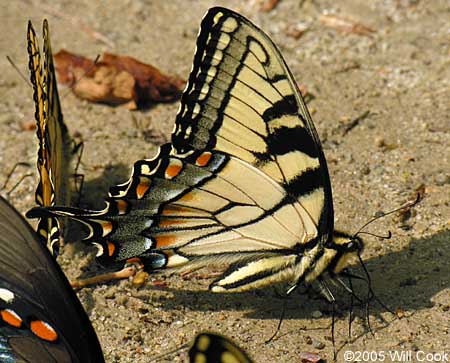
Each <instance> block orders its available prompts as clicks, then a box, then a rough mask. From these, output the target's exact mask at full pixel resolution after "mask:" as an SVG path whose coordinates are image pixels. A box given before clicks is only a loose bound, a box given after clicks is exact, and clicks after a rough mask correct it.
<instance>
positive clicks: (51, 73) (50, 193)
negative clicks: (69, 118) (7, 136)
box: [27, 20, 72, 255]
mask: <svg viewBox="0 0 450 363" xmlns="http://www.w3.org/2000/svg"><path fill="white" fill-rule="evenodd" d="M43 37H44V62H43V63H42V61H41V53H40V50H39V43H38V39H37V36H36V32H35V31H34V29H33V26H32V24H31V22H29V23H28V31H27V38H28V55H29V69H30V80H31V83H32V85H33V91H34V93H33V99H34V102H35V107H36V110H35V118H36V123H37V131H36V134H37V138H38V141H39V147H38V159H37V168H38V173H39V182H38V187H37V189H36V203H37V204H38V205H39V206H43V207H49V206H53V205H55V204H57V205H68V203H69V198H70V195H69V187H68V180H69V175H68V174H69V165H70V160H71V155H72V153H71V139H70V137H69V134H68V131H67V127H66V125H65V124H64V120H63V116H62V113H61V106H60V101H59V96H58V89H57V85H56V77H55V68H54V64H53V56H52V51H51V44H50V36H49V29H48V22H47V21H46V20H44V24H43ZM38 235H39V236H40V238H41V240H42V241H43V242H44V243H45V244H46V245H47V246H48V248H49V249H50V251H51V252H52V253H53V254H54V255H56V254H57V252H58V248H59V239H60V236H61V233H60V224H59V222H58V220H57V219H55V218H42V219H40V220H39V223H38Z"/></svg>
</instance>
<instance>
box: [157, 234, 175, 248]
mask: <svg viewBox="0 0 450 363" xmlns="http://www.w3.org/2000/svg"><path fill="white" fill-rule="evenodd" d="M154 238H155V240H156V248H161V247H167V246H170V245H172V244H175V243H176V241H177V238H176V237H175V236H157V237H154Z"/></svg>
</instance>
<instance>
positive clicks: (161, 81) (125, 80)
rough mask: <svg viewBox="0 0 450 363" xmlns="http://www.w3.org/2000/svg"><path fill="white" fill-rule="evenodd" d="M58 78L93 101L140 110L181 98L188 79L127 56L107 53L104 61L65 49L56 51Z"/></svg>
mask: <svg viewBox="0 0 450 363" xmlns="http://www.w3.org/2000/svg"><path fill="white" fill-rule="evenodd" d="M55 64H56V71H57V72H58V79H59V81H60V82H61V83H63V84H69V85H71V86H72V89H73V92H74V93H75V94H76V95H77V96H78V97H80V98H83V99H86V100H89V101H91V102H102V103H107V104H111V105H119V104H120V105H123V106H125V107H127V108H129V109H136V108H137V107H138V105H141V104H145V103H148V102H169V101H174V100H176V99H177V98H179V97H180V95H181V91H182V89H183V88H184V86H185V82H184V81H183V80H181V79H178V78H175V77H171V76H168V75H165V74H163V73H161V72H160V71H159V70H158V69H157V68H155V67H153V66H151V65H149V64H145V63H142V62H140V61H138V60H137V59H134V58H132V57H127V56H118V55H114V54H109V53H105V54H104V55H103V59H102V60H101V61H100V62H94V61H92V60H90V59H87V58H85V57H82V56H79V55H76V54H72V53H70V52H67V51H65V50H61V51H60V52H58V53H57V54H55Z"/></svg>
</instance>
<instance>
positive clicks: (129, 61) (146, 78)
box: [102, 53, 186, 102]
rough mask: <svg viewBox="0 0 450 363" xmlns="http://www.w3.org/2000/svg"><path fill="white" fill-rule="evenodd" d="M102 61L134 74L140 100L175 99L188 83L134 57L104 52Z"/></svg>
mask: <svg viewBox="0 0 450 363" xmlns="http://www.w3.org/2000/svg"><path fill="white" fill-rule="evenodd" d="M102 61H103V62H105V63H106V64H109V65H111V66H114V67H116V68H117V69H120V70H124V71H126V72H128V73H130V74H131V75H132V76H133V78H134V79H135V80H136V95H137V101H138V102H149V101H154V102H155V101H156V102H169V101H174V100H176V99H178V98H179V97H180V96H181V92H182V91H183V89H184V86H185V85H186V82H185V81H184V80H182V79H179V78H176V77H172V76H168V75H165V74H164V73H162V72H160V71H159V70H158V69H157V68H155V67H153V66H152V65H150V64H145V63H142V62H140V61H138V60H137V59H135V58H132V57H128V56H119V55H115V54H110V53H104V54H103V59H102Z"/></svg>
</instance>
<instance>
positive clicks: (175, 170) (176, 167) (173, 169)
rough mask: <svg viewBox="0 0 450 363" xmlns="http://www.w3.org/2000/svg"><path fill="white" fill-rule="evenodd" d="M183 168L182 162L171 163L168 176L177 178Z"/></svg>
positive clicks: (167, 170) (167, 172) (167, 171)
mask: <svg viewBox="0 0 450 363" xmlns="http://www.w3.org/2000/svg"><path fill="white" fill-rule="evenodd" d="M182 168H183V165H182V164H176V163H173V164H170V165H169V166H168V167H167V169H166V178H168V179H172V178H175V177H176V176H177V175H178V174H180V171H181V169H182Z"/></svg>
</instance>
